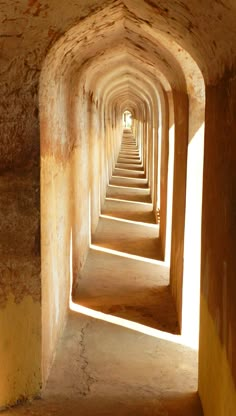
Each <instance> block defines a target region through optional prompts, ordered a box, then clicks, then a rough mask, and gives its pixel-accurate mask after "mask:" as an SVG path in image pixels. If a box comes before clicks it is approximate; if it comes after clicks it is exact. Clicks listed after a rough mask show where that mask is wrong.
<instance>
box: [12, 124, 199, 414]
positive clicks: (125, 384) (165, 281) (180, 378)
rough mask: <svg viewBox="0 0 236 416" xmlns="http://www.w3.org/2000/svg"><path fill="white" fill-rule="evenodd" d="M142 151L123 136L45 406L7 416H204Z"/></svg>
mask: <svg viewBox="0 0 236 416" xmlns="http://www.w3.org/2000/svg"><path fill="white" fill-rule="evenodd" d="M140 150H141V149H140V148H139V146H138V145H137V140H136V139H135V137H134V136H133V134H132V132H131V130H124V134H123V140H122V143H121V148H120V152H119V154H118V159H117V162H116V164H115V168H114V170H113V173H112V177H111V179H110V181H109V184H108V187H107V194H106V195H107V196H106V199H105V204H104V206H103V208H102V211H101V215H100V219H99V222H98V226H97V229H96V232H95V234H94V235H93V237H92V241H91V245H90V250H89V252H88V256H87V259H86V262H85V265H84V267H83V269H82V271H81V273H80V277H79V282H78V287H77V289H76V290H75V291H74V295H73V298H72V300H71V302H70V312H69V316H68V322H67V325H66V328H65V330H64V334H63V336H62V338H61V340H60V343H59V347H58V348H57V355H56V358H55V362H54V365H53V368H52V370H51V374H50V376H49V380H48V383H47V387H46V389H45V391H44V393H43V396H42V400H39V401H38V400H37V401H35V402H34V403H33V404H26V405H23V407H19V408H17V409H14V410H12V411H10V412H7V413H6V414H7V415H8V414H9V415H15V414H16V415H18V414H19V415H26V414H27V415H30V414H32V415H45V414H46V415H47V414H52V413H54V412H55V413H56V414H57V415H64V414H65V412H66V413H67V414H70V415H71V416H73V415H77V414H78V411H79V412H81V414H83V415H90V414H91V415H92V414H93V415H96V414H98V415H106V414H107V415H110V414H111V409H112V413H113V414H114V415H117V416H118V415H150V414H155V415H167V414H168V415H173V416H174V415H175V416H176V415H181V416H185V415H186V416H187V415H189V414H191V416H201V415H202V410H201V405H200V400H199V398H198V395H197V393H196V390H197V351H196V350H194V349H192V348H188V347H186V346H185V345H184V340H183V339H182V338H181V336H180V335H179V325H178V318H177V313H176V308H175V305H174V300H173V298H172V295H171V291H170V287H169V267H168V265H167V264H166V263H165V262H164V261H163V259H162V258H163V255H162V252H161V245H160V241H159V237H158V234H159V231H158V229H159V225H158V224H157V223H156V218H155V215H154V212H153V204H152V203H151V195H150V188H149V187H148V183H147V178H146V174H145V172H144V170H143V160H142V158H141V157H140V153H142V151H140ZM114 181H115V185H114ZM153 369H155V370H154V371H153Z"/></svg>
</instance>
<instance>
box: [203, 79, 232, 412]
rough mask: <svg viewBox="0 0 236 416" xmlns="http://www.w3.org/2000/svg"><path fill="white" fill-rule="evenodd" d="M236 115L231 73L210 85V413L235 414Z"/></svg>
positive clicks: (206, 281) (206, 272)
mask: <svg viewBox="0 0 236 416" xmlns="http://www.w3.org/2000/svg"><path fill="white" fill-rule="evenodd" d="M235 114H236V77H235V74H234V73H230V72H229V73H226V74H225V76H224V77H223V78H222V80H221V81H220V82H219V83H218V84H217V85H216V86H214V87H207V89H206V126H205V129H206V130H205V158H204V179H203V212H202V257H201V259H202V266H201V315H200V353H199V359H200V361H199V390H200V396H201V399H202V403H203V408H204V412H205V413H204V414H205V415H206V416H208V415H209V416H210V415H212V414H214V415H216V416H233V415H235V413H236V389H235V386H236V358H235V357H236V303H235V293H236V281H235V270H236V264H235V247H236V240H235V235H236V234H235V230H236V215H235V206H236V199H235V189H236V169H235V166H236V142H235V131H236V118H235ZM209 386H211V388H209Z"/></svg>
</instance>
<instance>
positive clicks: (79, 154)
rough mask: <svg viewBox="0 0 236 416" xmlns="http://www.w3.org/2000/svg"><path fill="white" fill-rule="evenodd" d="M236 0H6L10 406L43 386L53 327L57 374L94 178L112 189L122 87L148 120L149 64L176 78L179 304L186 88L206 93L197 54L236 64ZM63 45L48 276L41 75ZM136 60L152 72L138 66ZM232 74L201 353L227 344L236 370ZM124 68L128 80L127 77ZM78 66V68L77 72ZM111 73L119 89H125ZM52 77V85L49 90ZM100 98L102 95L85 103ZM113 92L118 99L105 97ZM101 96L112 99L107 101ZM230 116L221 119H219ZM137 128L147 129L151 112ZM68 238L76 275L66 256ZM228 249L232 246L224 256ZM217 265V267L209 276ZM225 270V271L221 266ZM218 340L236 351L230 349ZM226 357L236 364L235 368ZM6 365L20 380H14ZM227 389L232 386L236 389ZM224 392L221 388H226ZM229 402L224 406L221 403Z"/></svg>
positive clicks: (213, 198) (1, 58)
mask: <svg viewBox="0 0 236 416" xmlns="http://www.w3.org/2000/svg"><path fill="white" fill-rule="evenodd" d="M235 7H236V6H235V1H234V0H229V1H227V2H226V1H220V0H215V1H214V2H210V1H209V2H199V1H198V0H191V2H189V1H187V0H184V1H183V0H181V1H180V0H176V1H175V2H173V1H172V0H168V1H166V0H165V1H164V0H159V1H158V2H157V1H142V0H132V1H131V0H126V1H123V2H122V1H112V0H109V1H106V2H104V1H101V0H99V1H94V0H89V1H87V0H82V1H77V0H70V1H65V0H61V1H60V2H58V0H51V1H50V2H48V1H47V0H41V1H39V0H23V1H21V2H16V1H13V0H10V1H2V2H1V6H0V22H1V32H0V48H1V55H0V67H1V69H0V134H1V142H0V174H1V177H0V189H1V193H0V204H1V210H0V224H1V227H2V229H1V231H2V232H1V234H2V236H3V238H2V241H1V252H0V255H1V280H0V285H1V286H0V288H1V292H0V325H1V340H0V351H1V356H0V358H1V360H3V362H4V363H5V366H4V373H3V376H2V378H1V383H2V384H0V386H1V387H0V406H1V405H4V404H6V403H13V402H16V401H17V400H18V399H20V398H22V397H25V396H31V395H34V394H37V393H38V391H39V388H40V385H41V381H42V380H41V374H40V373H41V368H40V367H41V364H40V350H41V342H42V341H41V335H42V332H43V379H44V380H45V379H46V376H47V373H48V371H49V368H50V363H51V361H52V357H53V353H54V349H55V344H56V340H57V338H58V336H59V334H60V332H61V330H62V328H63V325H64V321H65V319H66V308H67V302H68V297H69V292H70V285H71V280H73V281H74V282H75V281H76V279H77V276H78V273H79V270H80V267H81V266H82V264H83V262H84V259H85V256H86V250H87V248H88V244H89V235H88V230H89V227H90V220H91V218H90V208H91V195H92V201H94V206H93V210H92V211H93V212H92V224H93V229H95V228H96V216H97V213H98V211H99V209H98V208H99V204H98V195H97V193H96V186H97V184H98V182H99V183H100V184H101V189H102V190H103V191H104V188H105V184H106V181H107V179H108V177H109V175H110V174H111V170H112V163H113V160H114V154H115V148H114V143H113V142H110V141H109V139H108V136H112V132H113V131H114V132H115V130H114V128H113V125H114V117H112V111H113V110H114V108H115V107H114V105H113V104H114V103H115V101H116V102H117V103H118V104H119V105H120V103H121V101H122V100H123V101H125V103H126V104H127V105H129V106H131V107H132V106H133V108H136V107H135V105H136V104H137V103H138V104H137V108H138V109H139V110H140V109H141V110H142V111H143V112H142V111H141V110H140V113H139V116H138V117H137V119H138V120H141V118H142V117H141V114H142V115H144V114H145V111H144V107H145V105H147V102H148V100H147V98H145V97H142V98H141V99H140V95H141V94H140V91H141V88H140V87H142V88H143V86H144V84H143V81H142V78H147V79H149V81H150V84H152V85H155V83H156V80H157V78H158V80H159V81H160V82H161V84H162V86H163V88H164V89H165V90H166V91H168V92H170V91H171V89H174V90H176V91H179V92H178V93H176V94H175V113H176V114H175V119H176V126H175V130H176V152H175V189H174V204H173V207H174V211H173V243H172V260H171V261H172V268H171V270H172V272H171V273H172V274H171V276H172V285H173V293H174V295H175V298H176V302H177V307H178V312H179V316H180V317H181V293H182V270H183V232H184V211H185V182H186V181H185V178H186V152H187V120H188V114H187V113H188V109H187V103H186V93H187V92H188V94H193V95H196V94H198V93H199V91H198V89H199V84H198V81H199V73H197V74H196V66H197V65H196V63H197V64H198V65H199V68H200V69H201V71H202V73H203V76H204V79H205V81H206V83H207V85H214V84H217V81H218V80H219V79H220V78H221V76H222V74H223V73H224V71H225V68H231V67H233V65H235V57H236V49H235V44H236V27H235V15H236V10H235ZM97 12H98V14H96V13H97ZM86 17H88V19H86ZM71 28H72V29H71ZM69 29H71V30H69ZM57 40H58V43H56V41H57ZM53 46H54V48H55V49H54V52H55V54H53V53H52V54H51V61H50V65H51V66H53V64H55V65H56V66H57V68H56V70H55V71H54V72H53V71H51V69H52V68H50V65H49V68H48V70H49V79H48V81H49V82H48V84H47V82H46V83H45V84H44V86H43V90H44V95H45V99H46V101H45V102H44V105H47V108H46V110H45V111H44V108H43V107H42V106H41V115H42V117H41V126H40V131H41V138H42V140H41V166H42V176H41V181H42V189H41V195H42V206H41V216H42V228H41V229H42V241H41V244H42V275H41V277H42V282H41V277H40V273H41V270H40V254H39V246H40V238H39V234H40V233H39V230H40V203H39V182H40V180H39V162H40V149H39V143H40V138H39V117H38V110H39V104H38V87H39V76H40V73H41V70H42V65H43V62H44V59H45V57H46V55H47V54H48V52H49V51H52V49H53ZM56 58H57V59H56ZM192 58H193V59H194V60H195V62H194V61H193V59H192ZM82 68H83V70H84V71H86V70H87V72H86V73H87V75H88V76H89V77H90V80H91V79H94V80H95V81H94V82H95V84H99V82H100V97H102V96H103V94H105V92H106V94H107V97H108V98H107V101H106V103H105V104H104V109H106V111H104V112H103V113H102V111H101V112H100V115H98V116H97V115H96V114H97V113H96V111H98V112H99V111H100V109H97V108H96V106H97V102H96V98H95V96H96V94H95V93H94V92H95V88H91V89H90V88H84V90H83V89H82V90H81V89H80V90H79V88H78V89H77V90H76V88H77V87H78V82H79V80H78V78H77V76H75V73H77V74H80V72H81V71H82ZM137 68H139V71H140V73H142V74H143V77H142V76H141V75H140V74H138V73H137ZM198 72H200V71H198ZM108 73H111V74H112V76H111V78H108ZM80 75H81V74H80ZM66 77H67V78H66ZM226 78H227V77H226ZM226 78H225V80H224V81H222V83H221V84H219V85H218V86H217V87H212V88H208V89H207V94H208V104H207V105H208V111H207V119H206V138H207V145H206V162H205V166H206V171H205V173H204V177H205V182H204V183H205V188H204V189H205V191H204V202H203V207H204V215H203V219H204V223H203V224H204V226H203V230H204V235H203V268H202V273H203V296H204V298H202V299H203V300H202V335H201V342H203V340H204V339H205V338H204V337H205V336H206V333H209V334H212V338H211V342H210V344H209V345H211V346H212V348H210V347H208V346H207V347H206V348H205V349H203V347H201V349H200V360H201V363H202V366H203V367H204V362H206V361H208V362H209V363H210V365H212V366H213V365H214V363H215V362H216V361H217V360H213V359H212V355H211V353H212V351H214V352H217V353H216V356H218V357H220V359H222V357H224V358H223V359H224V360H225V362H226V363H227V365H226V366H225V367H224V366H223V364H222V371H223V373H224V374H225V377H226V378H227V380H229V379H230V374H231V373H232V374H233V378H234V379H235V362H234V358H233V357H234V354H233V353H232V351H233V348H234V346H235V333H236V331H235V326H234V325H235V324H234V323H235V317H234V315H235V309H234V307H233V304H234V299H232V293H233V292H234V289H235V287H234V283H233V248H234V247H235V241H234V240H233V238H234V234H233V232H232V230H234V225H235V224H234V220H233V218H235V216H234V214H235V213H234V211H233V208H232V207H233V206H234V205H233V204H234V202H235V201H234V200H233V195H234V189H233V185H232V184H233V183H234V166H235V165H234V163H235V160H233V157H234V156H233V155H234V154H235V153H234V152H235V149H234V142H233V132H234V131H235V126H234V124H235V102H234V101H233V97H234V96H235V95H234V94H235V93H234V88H235V80H234V78H233V77H231V80H229V79H230V77H228V78H229V79H228V80H227V79H226ZM116 79H119V80H120V81H119V82H120V85H118V84H117V83H116V81H115V80H116ZM70 80H73V82H74V81H75V82H74V84H73V85H72V84H71V81H70ZM131 80H132V81H133V83H131ZM109 85H110V86H111V89H112V88H113V89H114V91H115V92H114V96H112V92H111V91H110V90H109ZM83 86H84V87H88V86H86V85H85V82H84V83H82V84H81V88H83ZM71 87H72V89H71ZM44 88H45V89H44ZM46 88H49V91H48V93H47V91H46ZM73 88H74V89H73ZM145 88H146V89H147V86H146V87H145ZM69 90H70V93H69V94H68V91H69ZM154 90H155V88H154ZM72 91H73V94H72ZM84 92H85V94H84ZM93 93H94V94H93ZM76 94H77V95H78V97H77V98H76ZM92 94H93V95H92ZM149 95H150V94H149ZM83 97H84V101H83ZM91 98H92V101H93V104H92V108H90V109H89V110H88V107H89V105H88V104H89V103H90V101H91ZM76 101H78V102H77V104H76ZM108 102H109V103H110V107H109V106H108V107H109V108H108V109H107V105H108V104H107V103H108ZM214 102H215V104H214ZM99 105H101V107H100V108H102V105H103V104H102V103H99ZM93 106H95V108H96V109H95V108H94V107H93ZM120 108H121V107H120ZM87 112H88V113H90V114H87ZM104 113H105V117H104ZM119 114H120V112H118V115H119ZM45 115H46V116H47V117H45ZM91 115H92V116H91ZM105 118H107V120H106V123H105ZM101 119H102V120H101ZM220 119H221V120H222V121H221V123H220V124H219V120H220ZM88 120H90V121H88ZM98 123H99V125H100V126H102V129H101V131H100V133H99V134H101V136H100V137H94V142H95V143H97V144H98V142H100V143H102V144H103V150H102V152H101V155H100V156H98V159H99V157H100V160H101V166H104V169H103V171H102V173H101V179H100V180H98V181H96V182H93V180H92V177H89V174H88V170H89V166H88V160H89V158H90V156H91V157H92V159H93V163H94V166H95V162H96V160H97V161H98V159H97V158H96V152H97V151H96V147H94V148H93V145H92V143H93V137H92V136H93V135H94V131H95V130H96V132H97V125H98ZM87 124H89V125H87ZM105 124H106V125H105ZM139 128H140V130H141V129H142V124H141V123H140V124H139ZM117 131H118V130H117ZM226 133H227V134H226ZM114 134H115V133H114ZM112 137H113V136H112ZM104 147H105V150H104ZM107 159H109V162H108V163H107V164H106V163H104V162H106V160H107ZM226 160H227V162H226ZM94 166H93V168H94ZM96 174H98V176H99V168H98V170H97V169H95V168H94V170H93V176H94V175H96ZM214 175H216V176H215V179H213V176H214ZM78 178H79V180H78ZM229 178H230V181H229ZM90 186H91V189H90ZM90 191H91V193H90ZM101 200H102V198H101ZM222 213H223V214H222ZM222 216H223V220H222V221H221V222H220V218H221V217H222ZM217 228H218V232H217V231H216V230H217ZM71 236H72V237H71ZM71 238H72V249H73V253H74V257H73V262H72V263H73V264H72V274H73V278H72V277H71V274H70V272H71V270H70V267H71V265H70V263H69V258H70V254H71V253H70V247H71V245H70V242H71ZM55 240H56V241H55ZM220 250H221V251H220ZM222 250H223V253H224V259H223V260H222V258H221V256H219V253H222ZM62 253H63V255H62ZM221 260H222V261H221ZM206 270H207V271H206ZM206 274H207V275H208V274H209V278H207V279H206ZM222 275H223V276H227V278H226V277H224V278H223V279H222V278H221V276H222ZM48 276H49V277H48ZM206 282H207V283H206ZM225 282H226V283H225ZM218 287H219V288H221V289H222V290H221V291H220V289H219V288H218ZM206 288H207V289H206ZM41 290H42V293H43V298H42V302H43V308H42V314H43V325H45V327H44V329H43V331H42V328H41V316H40V313H41V303H40V302H41V300H40V293H41ZM204 302H205V303H204ZM225 305H226V306H225ZM206 311H207V312H206ZM208 312H209V313H208ZM207 314H208V315H207ZM25 316H27V319H25ZM9 317H12V319H11V324H8V325H7V324H6V323H7V320H8V319H9ZM16 317H17V319H18V322H19V323H21V325H22V326H21V335H20V336H19V334H18V331H17V332H16V325H15V323H14V322H15V319H16ZM204 317H205V318H204ZM233 318H234V319H233ZM211 319H212V320H211ZM222 322H223V324H222ZM226 322H227V325H226ZM226 327H227V328H226ZM210 328H212V330H211V329H210ZM222 328H223V329H222ZM225 328H226V329H225ZM208 329H209V332H208ZM44 331H45V332H44ZM214 331H215V332H214ZM13 334H14V336H13ZM213 340H215V341H213ZM202 345H203V344H202ZM219 346H220V348H221V349H219V348H218V347H219ZM223 346H224V348H223ZM26 348H27V352H28V356H29V357H30V359H29V365H25V366H24V365H23V364H24V357H25V351H26ZM219 351H225V353H224V354H223V355H222V356H219ZM17 354H18V357H19V361H18V358H17V359H16V355H17ZM217 354H218V355H217ZM19 363H22V365H21V371H22V368H24V369H25V370H24V372H23V373H22V377H19ZM201 363H200V370H201V371H200V390H201V395H202V398H203V402H204V403H205V408H206V409H208V410H207V412H208V413H209V414H211V415H212V414H213V413H214V412H213V410H212V409H214V404H213V397H215V396H214V394H215V392H214V391H213V390H211V394H209V395H208V396H209V397H210V398H211V397H212V400H210V399H209V401H208V397H206V393H205V391H206V387H205V386H206V385H208V386H209V385H211V380H212V378H213V375H212V374H213V373H211V372H209V373H208V375H204V368H203V367H201ZM227 366H228V367H227ZM226 367H227V368H228V370H227V371H228V372H227V371H226V370H224V369H226ZM208 377H209V383H208ZM4 379H5V380H6V379H9V380H10V382H9V383H8V384H7V383H5V381H4ZM204 380H206V382H205V381H204ZM226 384H227V383H226ZM230 391H232V392H233V390H232V389H231V390H230ZM217 394H218V393H217ZM222 394H223V393H222ZM217 397H219V398H221V393H220V394H218V396H217ZM227 397H228V396H227ZM231 397H232V394H231ZM222 401H223V399H222ZM233 408H234V407H232V406H231V409H233ZM222 412H223V410H222V411H221V413H220V415H221V414H222V415H223V414H224V413H222ZM215 414H217V413H216V412H215ZM229 414H233V413H232V412H231V413H229Z"/></svg>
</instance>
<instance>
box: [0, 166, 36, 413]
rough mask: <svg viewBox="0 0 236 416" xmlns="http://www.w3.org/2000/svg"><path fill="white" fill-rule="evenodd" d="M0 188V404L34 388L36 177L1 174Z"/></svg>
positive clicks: (28, 393)
mask: <svg viewBox="0 0 236 416" xmlns="http://www.w3.org/2000/svg"><path fill="white" fill-rule="evenodd" d="M0 188H1V192H0V195H1V196H0V212H1V221H0V224H1V225H0V230H1V233H0V234H1V242H0V257H1V264H0V332H1V337H0V357H1V363H2V364H1V381H0V407H1V406H3V405H4V404H5V403H6V402H7V403H11V402H12V401H13V402H14V400H15V398H16V397H17V398H24V397H28V396H30V395H32V394H35V393H36V394H37V393H38V392H39V391H40V387H41V374H40V373H41V364H40V362H41V333H40V328H41V324H40V321H41V304H40V299H41V288H40V269H41V268H40V229H39V184H38V178H37V176H36V178H35V176H34V175H33V174H32V173H28V172H24V173H23V174H22V173H21V174H20V173H19V174H18V176H16V174H15V173H11V174H10V173H4V174H2V176H1V179H0ZM16 346H17V350H16ZM26 349H28V354H27V357H28V361H27V362H26ZM22 365H23V366H24V371H22ZM32 374H33V375H32Z"/></svg>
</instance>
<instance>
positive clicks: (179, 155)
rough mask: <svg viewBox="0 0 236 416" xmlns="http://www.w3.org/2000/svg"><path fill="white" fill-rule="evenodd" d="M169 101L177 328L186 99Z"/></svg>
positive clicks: (183, 96)
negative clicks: (171, 104) (172, 136)
mask: <svg viewBox="0 0 236 416" xmlns="http://www.w3.org/2000/svg"><path fill="white" fill-rule="evenodd" d="M173 98H174V121H175V149H174V183H173V208H172V210H173V211H172V242H171V268H170V283H171V290H172V293H173V296H174V298H175V301H176V306H177V312H178V317H179V323H180V325H181V323H182V286H183V260H184V225H185V203H186V172H187V148H188V97H187V95H186V94H181V93H177V92H174V93H173Z"/></svg>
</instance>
